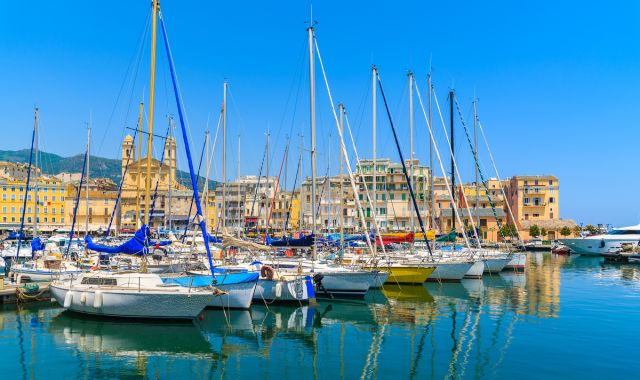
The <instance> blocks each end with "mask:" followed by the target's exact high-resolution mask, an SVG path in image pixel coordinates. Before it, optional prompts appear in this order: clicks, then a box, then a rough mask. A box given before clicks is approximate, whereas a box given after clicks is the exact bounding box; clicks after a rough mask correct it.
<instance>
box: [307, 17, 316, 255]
mask: <svg viewBox="0 0 640 380" xmlns="http://www.w3.org/2000/svg"><path fill="white" fill-rule="evenodd" d="M307 34H308V37H309V95H310V96H309V99H310V104H309V106H310V111H311V112H310V113H311V120H310V124H311V234H315V233H316V91H315V90H316V89H315V86H316V78H315V54H314V48H313V20H311V25H310V26H309V28H307ZM316 254H317V247H316V239H315V237H314V239H313V248H312V255H313V259H314V260H315V259H316Z"/></svg>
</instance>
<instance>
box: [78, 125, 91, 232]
mask: <svg viewBox="0 0 640 380" xmlns="http://www.w3.org/2000/svg"><path fill="white" fill-rule="evenodd" d="M90 156H91V114H90V115H89V127H88V128H87V168H86V172H87V174H86V176H87V184H86V188H85V218H84V219H85V224H84V232H85V234H86V235H89V178H91V177H90V175H89V157H90ZM78 191H80V190H78Z"/></svg>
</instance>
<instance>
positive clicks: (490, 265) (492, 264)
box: [483, 257, 511, 273]
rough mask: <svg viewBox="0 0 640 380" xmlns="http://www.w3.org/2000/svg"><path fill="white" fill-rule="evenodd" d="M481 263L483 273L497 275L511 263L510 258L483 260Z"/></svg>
mask: <svg viewBox="0 0 640 380" xmlns="http://www.w3.org/2000/svg"><path fill="white" fill-rule="evenodd" d="M483 261H484V273H499V272H501V271H502V270H503V269H504V267H505V265H507V264H508V263H509V262H510V261H511V258H510V257H507V258H504V259H503V258H485V259H483Z"/></svg>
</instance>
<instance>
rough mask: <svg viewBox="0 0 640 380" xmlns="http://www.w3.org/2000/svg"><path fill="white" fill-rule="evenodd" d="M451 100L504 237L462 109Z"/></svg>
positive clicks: (456, 100) (501, 234)
mask: <svg viewBox="0 0 640 380" xmlns="http://www.w3.org/2000/svg"><path fill="white" fill-rule="evenodd" d="M453 100H454V101H455V104H456V109H457V110H458V116H459V117H460V122H461V123H462V127H463V128H464V134H465V136H466V138H467V143H469V148H470V149H471V153H472V154H473V159H474V161H475V166H476V168H477V169H478V174H480V179H481V180H482V187H484V189H485V191H486V192H487V200H488V201H489V205H490V206H491V211H492V212H493V216H494V217H495V218H496V224H497V225H498V232H499V233H500V236H502V238H504V237H505V236H504V235H503V232H504V231H502V222H501V221H500V218H498V211H497V210H496V205H495V203H494V202H493V199H491V195H490V194H489V187H488V186H487V181H486V179H485V178H484V173H483V172H482V169H481V168H480V164H479V163H478V159H477V157H478V155H477V153H476V149H475V148H474V147H473V143H472V142H471V137H470V136H469V130H468V129H467V123H466V121H465V120H464V117H463V116H462V110H461V109H460V104H458V99H456V98H455V96H454V97H453ZM505 202H506V200H505ZM474 229H475V228H474Z"/></svg>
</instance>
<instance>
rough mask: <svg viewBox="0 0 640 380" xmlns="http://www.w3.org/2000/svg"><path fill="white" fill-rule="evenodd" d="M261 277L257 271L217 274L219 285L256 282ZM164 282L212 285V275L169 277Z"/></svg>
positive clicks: (194, 285)
mask: <svg viewBox="0 0 640 380" xmlns="http://www.w3.org/2000/svg"><path fill="white" fill-rule="evenodd" d="M259 277H260V274H259V273H256V272H243V273H227V274H219V275H216V284H217V285H231V284H242V283H245V282H256V281H258V278H259ZM162 282H163V283H165V284H176V285H180V286H186V287H189V286H191V287H203V286H209V285H211V282H212V278H211V276H194V277H168V278H163V279H162Z"/></svg>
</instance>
